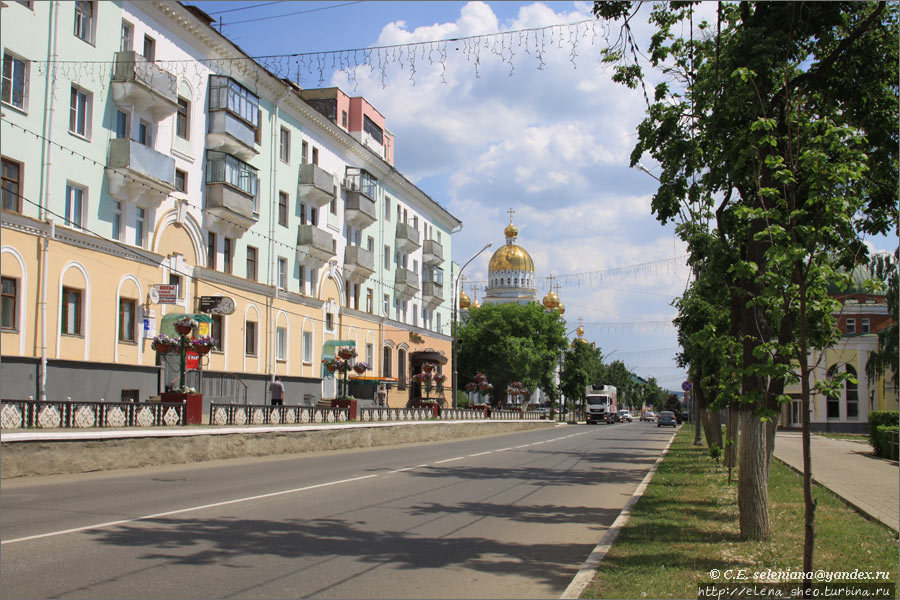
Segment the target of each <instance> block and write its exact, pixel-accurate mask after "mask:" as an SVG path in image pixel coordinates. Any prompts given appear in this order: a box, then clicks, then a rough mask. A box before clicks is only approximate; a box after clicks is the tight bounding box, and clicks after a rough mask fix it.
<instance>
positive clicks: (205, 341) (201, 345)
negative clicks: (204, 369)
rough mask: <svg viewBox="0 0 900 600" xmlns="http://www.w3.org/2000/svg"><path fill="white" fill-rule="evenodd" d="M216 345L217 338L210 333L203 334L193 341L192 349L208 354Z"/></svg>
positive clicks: (198, 352)
mask: <svg viewBox="0 0 900 600" xmlns="http://www.w3.org/2000/svg"><path fill="white" fill-rule="evenodd" d="M215 345H216V340H215V339H213V338H212V337H211V336H208V335H201V336H200V337H198V338H195V339H194V340H193V342H192V343H191V349H192V350H193V351H194V352H196V353H197V354H201V355H203V354H208V353H209V351H210V350H212V349H213V347H214V346H215Z"/></svg>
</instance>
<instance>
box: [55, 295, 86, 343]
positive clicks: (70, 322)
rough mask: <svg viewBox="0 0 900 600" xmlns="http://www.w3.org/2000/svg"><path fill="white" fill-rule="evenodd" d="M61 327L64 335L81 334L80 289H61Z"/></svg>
mask: <svg viewBox="0 0 900 600" xmlns="http://www.w3.org/2000/svg"><path fill="white" fill-rule="evenodd" d="M61 312H62V315H61V316H62V318H61V319H60V321H61V322H62V327H61V330H60V333H62V334H64V335H81V290H76V289H74V288H68V287H64V288H63V291H62V309H61Z"/></svg>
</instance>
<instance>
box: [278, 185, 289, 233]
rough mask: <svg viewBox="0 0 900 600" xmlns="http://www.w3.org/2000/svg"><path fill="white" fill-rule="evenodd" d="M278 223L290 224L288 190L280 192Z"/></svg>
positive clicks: (283, 225) (284, 225)
mask: <svg viewBox="0 0 900 600" xmlns="http://www.w3.org/2000/svg"><path fill="white" fill-rule="evenodd" d="M278 224H279V225H281V226H282V227H287V226H288V195H287V192H278Z"/></svg>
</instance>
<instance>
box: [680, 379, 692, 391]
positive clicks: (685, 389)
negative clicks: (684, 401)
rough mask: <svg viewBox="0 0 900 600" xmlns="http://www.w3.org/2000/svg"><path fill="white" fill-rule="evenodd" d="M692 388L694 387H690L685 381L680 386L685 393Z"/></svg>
mask: <svg viewBox="0 0 900 600" xmlns="http://www.w3.org/2000/svg"><path fill="white" fill-rule="evenodd" d="M693 388H694V386H693V385H691V382H690V381H685V382H684V383H682V384H681V389H682V390H684V391H685V392H689V391H691V390H692V389H693Z"/></svg>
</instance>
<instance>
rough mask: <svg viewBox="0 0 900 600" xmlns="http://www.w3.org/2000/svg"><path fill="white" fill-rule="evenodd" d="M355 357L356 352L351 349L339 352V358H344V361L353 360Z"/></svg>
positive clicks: (343, 349) (342, 349)
mask: <svg viewBox="0 0 900 600" xmlns="http://www.w3.org/2000/svg"><path fill="white" fill-rule="evenodd" d="M355 355H356V352H354V351H353V350H352V349H350V348H341V350H340V351H338V356H340V357H341V358H343V359H344V360H350V359H351V358H353V357H354V356H355Z"/></svg>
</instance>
